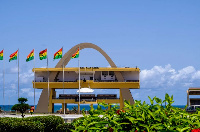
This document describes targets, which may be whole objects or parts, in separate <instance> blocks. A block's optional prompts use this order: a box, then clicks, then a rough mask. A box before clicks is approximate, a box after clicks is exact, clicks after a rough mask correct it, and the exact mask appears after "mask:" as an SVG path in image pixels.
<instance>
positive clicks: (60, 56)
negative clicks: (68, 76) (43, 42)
mask: <svg viewBox="0 0 200 132" xmlns="http://www.w3.org/2000/svg"><path fill="white" fill-rule="evenodd" d="M60 58H62V48H61V49H60V50H58V51H57V52H56V53H55V54H54V57H53V59H54V60H55V59H60Z"/></svg>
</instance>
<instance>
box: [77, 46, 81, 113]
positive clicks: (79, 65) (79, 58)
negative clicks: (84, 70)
mask: <svg viewBox="0 0 200 132" xmlns="http://www.w3.org/2000/svg"><path fill="white" fill-rule="evenodd" d="M78 68H79V111H78V112H79V114H80V110H81V109H80V108H81V107H80V100H81V97H80V80H81V79H80V78H81V75H80V46H79V56H78Z"/></svg>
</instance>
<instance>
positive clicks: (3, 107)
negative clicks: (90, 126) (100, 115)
mask: <svg viewBox="0 0 200 132" xmlns="http://www.w3.org/2000/svg"><path fill="white" fill-rule="evenodd" d="M12 106H13V105H0V107H1V109H2V110H4V111H11V108H12ZM30 106H34V105H30ZM97 106H98V104H93V108H94V109H97ZM163 106H164V105H163ZM172 106H173V107H177V108H185V106H186V105H172ZM73 107H76V108H77V109H78V105H76V104H67V108H68V109H69V110H72V109H73ZM36 108H37V105H36ZM61 108H62V105H54V113H56V111H58V110H60V109H61ZM84 108H85V110H87V111H89V110H90V105H89V104H81V105H80V109H81V110H82V109H84ZM102 109H103V110H106V109H107V108H105V107H103V106H102Z"/></svg>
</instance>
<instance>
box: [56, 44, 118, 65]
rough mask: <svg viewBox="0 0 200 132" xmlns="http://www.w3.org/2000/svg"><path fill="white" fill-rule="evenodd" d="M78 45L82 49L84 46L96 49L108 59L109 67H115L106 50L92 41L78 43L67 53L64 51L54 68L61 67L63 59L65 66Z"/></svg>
mask: <svg viewBox="0 0 200 132" xmlns="http://www.w3.org/2000/svg"><path fill="white" fill-rule="evenodd" d="M79 47H80V50H83V49H85V48H92V49H95V50H97V51H98V52H100V53H101V54H102V55H103V56H104V58H105V59H106V60H107V61H108V63H109V64H110V66H111V67H117V66H116V65H115V63H114V62H113V61H112V59H111V58H110V57H109V56H108V55H107V54H106V52H105V51H103V50H102V49H101V48H100V47H98V46H97V45H95V44H92V43H80V44H77V45H75V46H74V47H72V48H71V49H70V50H69V51H68V52H67V53H65V54H64V56H63V58H62V59H61V60H60V61H59V62H58V64H57V65H56V67H55V68H59V67H62V62H63V60H64V65H65V66H66V65H67V64H68V63H69V61H70V59H71V56H72V55H73V54H74V53H75V52H76V51H77V49H78V48H79Z"/></svg>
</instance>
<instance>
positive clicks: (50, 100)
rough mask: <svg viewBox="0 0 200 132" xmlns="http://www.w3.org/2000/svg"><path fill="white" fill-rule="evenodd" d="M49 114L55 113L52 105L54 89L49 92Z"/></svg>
mask: <svg viewBox="0 0 200 132" xmlns="http://www.w3.org/2000/svg"><path fill="white" fill-rule="evenodd" d="M49 92H50V93H49V110H48V111H49V113H52V112H53V105H52V97H53V89H52V88H50V90H49Z"/></svg>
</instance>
